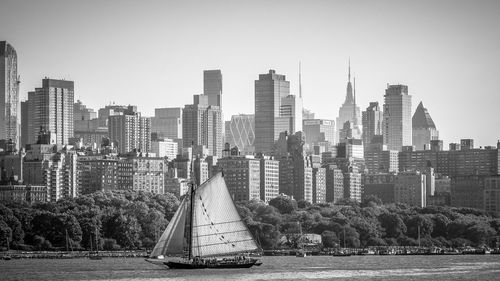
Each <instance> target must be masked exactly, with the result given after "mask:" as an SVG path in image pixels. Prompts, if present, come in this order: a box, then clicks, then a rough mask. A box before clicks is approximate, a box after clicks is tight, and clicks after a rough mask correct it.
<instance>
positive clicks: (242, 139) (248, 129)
mask: <svg viewBox="0 0 500 281" xmlns="http://www.w3.org/2000/svg"><path fill="white" fill-rule="evenodd" d="M225 127H226V142H227V143H229V144H230V145H231V147H233V146H237V147H238V149H239V150H240V151H242V152H243V153H244V154H252V153H253V152H254V151H255V147H254V142H255V116H254V115H253V114H240V115H233V116H231V121H226V126H225Z"/></svg>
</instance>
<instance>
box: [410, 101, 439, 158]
mask: <svg viewBox="0 0 500 281" xmlns="http://www.w3.org/2000/svg"><path fill="white" fill-rule="evenodd" d="M412 131H413V132H412V140H413V141H412V143H413V146H415V148H416V149H417V150H423V149H424V146H426V145H427V146H430V143H431V140H438V139H439V131H438V130H437V129H436V125H434V121H432V118H431V115H430V114H429V112H428V111H427V108H425V107H424V105H423V104H422V102H420V104H419V105H418V106H417V110H415V114H413V118H412Z"/></svg>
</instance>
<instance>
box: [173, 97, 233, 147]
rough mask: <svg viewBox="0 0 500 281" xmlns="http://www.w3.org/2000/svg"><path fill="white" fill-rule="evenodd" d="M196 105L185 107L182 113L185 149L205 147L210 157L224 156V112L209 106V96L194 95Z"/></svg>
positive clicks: (217, 107) (216, 107)
mask: <svg viewBox="0 0 500 281" xmlns="http://www.w3.org/2000/svg"><path fill="white" fill-rule="evenodd" d="M193 98H194V103H193V104H187V105H186V106H184V111H183V113H182V142H183V147H185V148H186V147H191V146H192V145H194V146H201V145H204V146H206V147H207V148H208V155H210V156H217V157H221V156H222V148H223V147H222V134H223V129H222V111H221V109H220V107H219V106H215V105H209V104H208V96H207V95H194V96H193Z"/></svg>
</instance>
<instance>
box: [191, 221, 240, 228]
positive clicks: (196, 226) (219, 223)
mask: <svg viewBox="0 0 500 281" xmlns="http://www.w3.org/2000/svg"><path fill="white" fill-rule="evenodd" d="M241 221H242V220H234V221H227V222H218V223H213V224H211V223H209V224H200V225H195V226H194V227H195V228H198V227H203V226H211V225H221V224H228V223H237V222H241Z"/></svg>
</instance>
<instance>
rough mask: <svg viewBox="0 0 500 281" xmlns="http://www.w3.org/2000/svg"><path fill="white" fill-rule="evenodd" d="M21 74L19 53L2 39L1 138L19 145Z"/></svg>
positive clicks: (0, 78)
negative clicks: (18, 68)
mask: <svg viewBox="0 0 500 281" xmlns="http://www.w3.org/2000/svg"><path fill="white" fill-rule="evenodd" d="M18 111H19V76H18V75H17V53H16V50H15V49H14V48H13V47H12V45H10V44H8V43H7V42H6V41H0V140H1V139H5V140H8V139H12V141H13V142H15V143H16V147H17V148H18V147H19V142H20V136H19V135H20V134H19V133H20V127H19V124H20V122H19V121H20V120H19V119H20V116H19V112H18Z"/></svg>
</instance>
